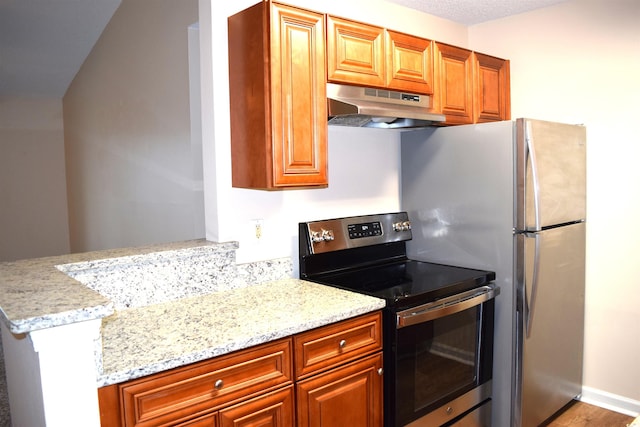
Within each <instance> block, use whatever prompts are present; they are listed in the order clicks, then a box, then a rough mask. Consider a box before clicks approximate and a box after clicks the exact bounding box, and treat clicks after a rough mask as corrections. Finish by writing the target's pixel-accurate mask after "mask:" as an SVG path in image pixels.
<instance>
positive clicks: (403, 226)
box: [393, 221, 411, 231]
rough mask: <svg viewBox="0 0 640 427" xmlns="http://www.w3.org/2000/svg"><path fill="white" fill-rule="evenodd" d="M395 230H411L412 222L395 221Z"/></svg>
mask: <svg viewBox="0 0 640 427" xmlns="http://www.w3.org/2000/svg"><path fill="white" fill-rule="evenodd" d="M393 230H394V231H408V230H411V222H409V221H403V222H394V223H393Z"/></svg>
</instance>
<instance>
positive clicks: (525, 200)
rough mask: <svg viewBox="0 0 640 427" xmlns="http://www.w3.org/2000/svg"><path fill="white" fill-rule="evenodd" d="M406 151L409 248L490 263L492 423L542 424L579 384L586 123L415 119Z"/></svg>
mask: <svg viewBox="0 0 640 427" xmlns="http://www.w3.org/2000/svg"><path fill="white" fill-rule="evenodd" d="M401 151H402V157H401V158H402V163H401V170H402V183H401V208H402V210H406V211H407V212H408V214H409V218H410V220H411V223H412V231H413V240H412V241H410V242H408V245H407V249H408V253H409V255H410V256H411V257H412V258H415V259H422V260H427V261H433V262H440V263H447V264H455V265H461V266H466V267H472V268H482V269H491V270H493V271H495V272H496V276H497V284H498V285H499V286H500V288H501V294H500V296H499V297H498V298H497V299H496V322H495V342H494V363H493V401H492V407H493V419H492V425H493V426H494V427H505V426H516V427H518V426H523V427H530V426H537V425H539V424H540V423H541V422H542V421H544V420H545V419H547V418H548V417H550V416H551V415H552V414H554V413H555V412H556V411H558V410H560V409H561V408H562V407H563V406H564V405H566V404H567V403H569V402H570V401H571V400H572V399H573V398H575V397H577V396H579V395H580V393H581V389H582V351H583V336H584V333H583V332H584V282H585V227H586V130H585V128H584V127H583V126H579V125H567V124H560V123H552V122H546V121H540V120H530V119H518V120H514V121H504V122H496V123H485V124H478V125H465V126H452V127H443V128H431V129H420V130H414V131H408V132H404V133H403V134H402V137H401Z"/></svg>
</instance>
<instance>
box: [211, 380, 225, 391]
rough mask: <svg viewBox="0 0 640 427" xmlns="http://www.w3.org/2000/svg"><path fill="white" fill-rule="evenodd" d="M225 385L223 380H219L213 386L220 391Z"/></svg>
mask: <svg viewBox="0 0 640 427" xmlns="http://www.w3.org/2000/svg"><path fill="white" fill-rule="evenodd" d="M223 385H224V382H223V381H222V380H217V381H216V382H215V383H214V384H213V386H214V387H215V388H216V390H220V389H221V388H222V386H223Z"/></svg>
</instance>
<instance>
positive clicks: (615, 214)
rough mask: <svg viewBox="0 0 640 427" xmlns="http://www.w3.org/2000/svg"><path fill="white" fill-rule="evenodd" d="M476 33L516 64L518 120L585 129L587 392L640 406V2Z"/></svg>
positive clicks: (562, 11) (582, 4)
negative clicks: (639, 188) (639, 327)
mask: <svg viewBox="0 0 640 427" xmlns="http://www.w3.org/2000/svg"><path fill="white" fill-rule="evenodd" d="M469 39H470V43H471V47H472V48H473V49H476V50H480V51H486V52H490V53H492V54H495V55H497V56H502V57H505V58H509V59H510V60H511V96H512V116H513V117H522V116H526V117H534V118H540V119H549V120H556V121H562V122H568V123H584V124H585V125H586V126H587V174H588V176H587V180H588V189H587V198H588V200H587V295H586V332H585V341H586V343H585V358H584V362H585V368H584V384H585V390H584V395H585V398H586V399H595V400H598V401H599V402H606V401H608V400H610V401H611V402H612V404H613V405H619V404H620V403H623V404H624V403H625V399H630V400H631V401H629V402H627V403H628V405H627V406H628V407H629V408H631V409H633V408H635V411H640V365H639V364H638V355H640V332H638V326H637V325H638V319H639V315H640V306H639V305H638V302H640V262H639V260H640V259H639V258H638V256H639V254H640V228H639V227H637V226H636V225H635V224H636V222H637V221H638V219H639V218H640V192H639V191H638V188H637V187H638V184H639V183H640V167H638V159H639V158H640V137H639V136H638V130H637V123H638V118H639V117H640V107H638V99H640V2H638V1H637V0H615V1H609V0H574V1H569V2H567V3H563V4H560V5H557V6H553V7H549V8H545V9H541V10H538V11H533V12H530V13H526V14H522V15H519V16H514V17H511V18H505V19H501V20H497V21H493V22H488V23H486V24H482V25H477V26H473V27H470V29H469ZM610 394H612V395H610Z"/></svg>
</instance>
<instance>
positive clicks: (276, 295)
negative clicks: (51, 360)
mask: <svg viewBox="0 0 640 427" xmlns="http://www.w3.org/2000/svg"><path fill="white" fill-rule="evenodd" d="M384 305H385V302H384V300H381V299H378V298H373V297H370V296H366V295H361V294H356V293H353V292H349V291H345V290H341V289H337V288H332V287H329V286H324V285H320V284H316V283H311V282H307V281H303V280H297V279H283V280H276V281H272V282H267V283H261V284H257V285H252V286H247V287H245V288H240V289H234V290H230V291H223V292H216V293H212V294H209V295H206V296H203V297H192V298H184V299H180V300H178V301H173V302H167V303H162V304H156V305H152V306H148V307H140V308H133V309H127V310H123V311H118V312H116V313H115V314H114V315H113V316H110V317H108V318H105V319H104V320H103V330H102V337H103V360H102V374H101V375H100V376H99V378H98V386H99V387H101V386H105V385H109V384H114V383H119V382H123V381H126V380H129V379H133V378H138V377H141V376H145V375H149V374H152V373H155V372H160V371H164V370H167V369H170V368H174V367H177V366H182V365H185V364H188V363H192V362H196V361H200V360H204V359H208V358H211V357H214V356H218V355H221V354H225V353H229V352H231V351H234V350H240V349H243V348H248V347H250V346H253V345H256V344H261V343H264V342H268V341H272V340H275V339H278V338H283V337H287V336H290V335H293V334H296V333H298V332H302V331H305V330H309V329H313V328H316V327H319V326H323V325H327V324H329V323H334V322H337V321H340V320H344V319H347V318H350V317H354V316H357V315H360V314H364V313H368V312H371V311H375V310H378V309H381V308H383V307H384ZM150 343H153V345H150Z"/></svg>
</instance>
